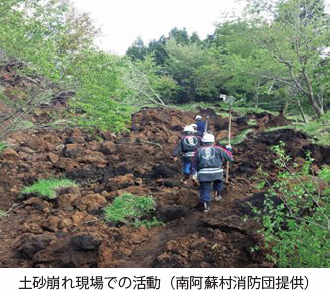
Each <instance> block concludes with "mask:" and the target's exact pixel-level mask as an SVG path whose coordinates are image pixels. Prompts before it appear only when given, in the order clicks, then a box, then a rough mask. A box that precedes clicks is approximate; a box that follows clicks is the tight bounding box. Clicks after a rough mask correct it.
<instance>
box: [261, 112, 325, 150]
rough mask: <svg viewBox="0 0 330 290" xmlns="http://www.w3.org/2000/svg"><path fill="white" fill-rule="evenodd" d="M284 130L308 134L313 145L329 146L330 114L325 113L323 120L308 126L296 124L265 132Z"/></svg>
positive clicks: (320, 119)
mask: <svg viewBox="0 0 330 290" xmlns="http://www.w3.org/2000/svg"><path fill="white" fill-rule="evenodd" d="M282 129H293V130H299V131H302V132H304V133H306V134H307V135H308V136H309V137H310V138H311V140H312V142H313V143H315V144H319V145H323V146H328V145H329V144H330V112H327V113H325V114H324V115H323V116H322V117H321V118H319V119H316V120H314V121H311V122H309V123H308V124H302V123H299V122H298V123H296V124H293V125H287V126H280V127H273V128H268V129H266V130H265V132H272V131H277V130H282Z"/></svg>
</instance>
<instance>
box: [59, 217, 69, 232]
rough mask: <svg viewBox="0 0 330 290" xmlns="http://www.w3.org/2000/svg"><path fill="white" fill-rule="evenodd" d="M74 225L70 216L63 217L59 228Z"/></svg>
mask: <svg viewBox="0 0 330 290" xmlns="http://www.w3.org/2000/svg"><path fill="white" fill-rule="evenodd" d="M71 225H72V220H71V219H69V218H63V219H61V221H60V222H59V225H58V228H59V229H65V228H67V227H70V226H71Z"/></svg>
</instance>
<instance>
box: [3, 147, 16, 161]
mask: <svg viewBox="0 0 330 290" xmlns="http://www.w3.org/2000/svg"><path fill="white" fill-rule="evenodd" d="M2 155H3V156H4V157H5V158H6V159H7V160H13V161H16V160H18V159H19V157H20V156H19V155H18V154H17V152H16V151H15V150H14V149H13V148H6V149H5V150H4V151H3V152H2Z"/></svg>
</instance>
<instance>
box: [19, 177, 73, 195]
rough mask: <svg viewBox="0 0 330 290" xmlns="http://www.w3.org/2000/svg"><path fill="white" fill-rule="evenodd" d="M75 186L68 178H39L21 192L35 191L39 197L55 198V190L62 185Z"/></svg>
mask: <svg viewBox="0 0 330 290" xmlns="http://www.w3.org/2000/svg"><path fill="white" fill-rule="evenodd" d="M71 186H77V184H76V183H74V182H73V181H71V180H69V179H53V178H51V179H41V180H39V181H38V182H36V183H35V184H33V185H31V186H26V187H24V188H23V191H22V192H23V194H30V193H36V194H37V195H39V196H41V197H47V198H51V199H53V198H56V190H57V189H60V188H63V187H71Z"/></svg>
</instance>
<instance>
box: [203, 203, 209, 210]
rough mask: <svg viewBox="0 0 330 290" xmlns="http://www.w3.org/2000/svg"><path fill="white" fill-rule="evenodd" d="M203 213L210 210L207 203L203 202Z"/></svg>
mask: <svg viewBox="0 0 330 290" xmlns="http://www.w3.org/2000/svg"><path fill="white" fill-rule="evenodd" d="M203 204H204V212H208V211H209V210H210V205H209V203H208V202H206V201H204V203H203Z"/></svg>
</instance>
